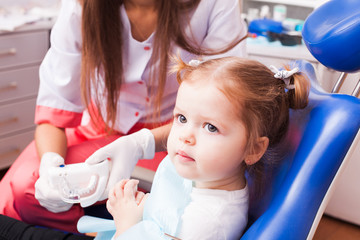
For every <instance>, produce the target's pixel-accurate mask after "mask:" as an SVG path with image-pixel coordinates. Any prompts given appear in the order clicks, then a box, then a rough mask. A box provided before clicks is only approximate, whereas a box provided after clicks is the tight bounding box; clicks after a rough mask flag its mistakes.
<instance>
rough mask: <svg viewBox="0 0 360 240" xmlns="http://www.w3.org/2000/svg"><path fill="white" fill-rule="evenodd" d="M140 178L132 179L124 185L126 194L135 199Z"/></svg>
mask: <svg viewBox="0 0 360 240" xmlns="http://www.w3.org/2000/svg"><path fill="white" fill-rule="evenodd" d="M138 183H139V180H135V179H131V180H129V181H128V182H127V183H126V184H125V186H124V196H125V197H128V198H131V199H134V200H135V193H136V192H137V185H138Z"/></svg>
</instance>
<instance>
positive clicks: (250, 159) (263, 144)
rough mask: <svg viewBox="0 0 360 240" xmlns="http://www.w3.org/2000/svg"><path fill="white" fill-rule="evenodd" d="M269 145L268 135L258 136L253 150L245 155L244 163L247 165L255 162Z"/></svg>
mask: <svg viewBox="0 0 360 240" xmlns="http://www.w3.org/2000/svg"><path fill="white" fill-rule="evenodd" d="M268 146H269V138H268V137H259V138H258V139H257V141H256V144H255V147H254V149H253V151H252V152H251V153H250V154H249V155H247V156H246V158H245V163H246V164H247V165H253V164H255V163H257V162H258V161H259V160H260V159H261V157H262V156H263V155H264V153H265V152H266V150H267V148H268Z"/></svg>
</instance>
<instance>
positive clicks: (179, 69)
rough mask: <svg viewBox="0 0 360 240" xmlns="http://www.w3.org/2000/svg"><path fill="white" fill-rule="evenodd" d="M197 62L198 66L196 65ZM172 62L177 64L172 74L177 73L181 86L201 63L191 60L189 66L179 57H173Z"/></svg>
mask: <svg viewBox="0 0 360 240" xmlns="http://www.w3.org/2000/svg"><path fill="white" fill-rule="evenodd" d="M195 61H196V64H195V63H194V62H195ZM171 62H173V63H175V64H174V65H173V66H172V67H171V69H170V73H176V80H177V81H178V83H179V84H180V83H181V82H182V79H183V78H184V77H185V76H186V75H187V74H189V73H190V72H192V71H193V70H194V69H195V68H196V67H197V66H198V65H199V64H200V63H201V62H200V61H198V60H191V61H190V62H189V64H187V63H185V62H184V61H183V60H182V59H181V58H180V57H179V56H177V57H176V56H172V57H171Z"/></svg>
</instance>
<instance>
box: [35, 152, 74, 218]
mask: <svg viewBox="0 0 360 240" xmlns="http://www.w3.org/2000/svg"><path fill="white" fill-rule="evenodd" d="M62 164H64V158H62V157H61V156H60V155H59V154H57V153H54V152H47V153H44V154H43V156H42V158H41V162H40V168H39V179H38V180H37V181H36V183H35V198H36V199H37V200H38V201H39V203H40V205H41V206H43V207H44V208H46V209H47V210H49V211H50V212H54V213H59V212H65V211H68V210H69V209H70V208H71V206H72V204H71V203H66V202H64V201H63V200H61V196H60V193H59V192H58V190H57V189H54V188H53V187H52V186H50V185H49V174H48V170H49V168H51V167H58V166H60V165H62Z"/></svg>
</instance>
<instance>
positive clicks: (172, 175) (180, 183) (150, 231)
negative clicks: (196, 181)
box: [77, 156, 192, 240]
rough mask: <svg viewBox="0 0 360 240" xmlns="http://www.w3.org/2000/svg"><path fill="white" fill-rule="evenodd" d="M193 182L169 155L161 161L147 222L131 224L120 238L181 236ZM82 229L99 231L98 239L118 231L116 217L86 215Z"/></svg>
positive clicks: (151, 195)
mask: <svg viewBox="0 0 360 240" xmlns="http://www.w3.org/2000/svg"><path fill="white" fill-rule="evenodd" d="M191 189H192V181H190V180H187V179H184V178H182V177H181V176H179V175H178V174H177V172H176V169H175V167H174V165H173V164H172V162H171V160H170V158H169V156H166V157H165V158H164V159H163V160H162V162H161V163H160V165H159V167H158V169H157V171H156V174H155V177H154V181H153V184H152V187H151V194H150V196H149V198H148V199H147V200H146V203H145V207H144V214H143V221H141V222H140V223H138V224H136V225H135V226H133V227H131V228H130V229H129V230H128V231H126V232H125V233H123V234H122V235H121V236H119V237H118V238H116V239H117V240H118V239H149V240H152V239H154V240H158V239H170V238H169V237H167V236H166V235H165V233H167V234H169V235H171V236H177V234H178V231H179V229H180V224H181V216H182V214H183V212H184V209H185V207H186V206H187V205H188V204H189V202H190V193H191ZM77 227H78V230H79V232H82V233H86V232H94V231H96V232H98V234H97V236H96V238H95V239H101V240H103V239H111V238H112V236H113V235H114V234H115V224H114V221H113V220H107V219H102V218H96V217H90V216H84V217H82V218H80V220H79V222H78V226H77Z"/></svg>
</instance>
